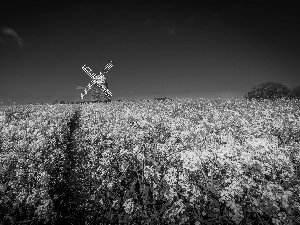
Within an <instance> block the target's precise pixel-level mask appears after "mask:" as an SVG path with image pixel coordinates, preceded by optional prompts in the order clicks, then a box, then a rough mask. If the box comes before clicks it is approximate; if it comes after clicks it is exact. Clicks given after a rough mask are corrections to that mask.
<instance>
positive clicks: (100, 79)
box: [80, 61, 113, 102]
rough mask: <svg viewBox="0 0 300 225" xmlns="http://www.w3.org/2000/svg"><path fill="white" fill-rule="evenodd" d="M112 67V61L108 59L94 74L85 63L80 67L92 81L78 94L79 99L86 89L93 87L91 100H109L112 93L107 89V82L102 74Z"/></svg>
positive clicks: (85, 92)
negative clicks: (97, 73) (98, 71)
mask: <svg viewBox="0 0 300 225" xmlns="http://www.w3.org/2000/svg"><path fill="white" fill-rule="evenodd" d="M112 67H113V61H109V63H107V64H106V66H105V67H104V69H103V70H102V71H101V72H100V73H99V75H96V74H95V73H93V71H92V70H91V69H90V68H89V67H86V66H85V65H84V66H83V67H82V69H83V71H84V72H86V73H87V75H89V76H90V77H91V78H92V81H91V82H90V83H89V84H88V86H87V87H86V88H85V89H84V94H82V93H81V94H80V96H81V99H83V96H84V95H86V94H87V92H88V90H90V89H91V88H92V86H93V85H94V87H93V93H92V100H93V101H100V102H107V101H110V99H111V96H112V93H111V92H110V91H109V90H108V89H107V88H108V86H107V82H106V78H105V77H104V75H105V74H106V73H107V72H108V71H109V70H110V69H111V68H112Z"/></svg>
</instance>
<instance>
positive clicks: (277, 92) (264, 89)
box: [245, 82, 290, 100]
mask: <svg viewBox="0 0 300 225" xmlns="http://www.w3.org/2000/svg"><path fill="white" fill-rule="evenodd" d="M245 98H246V99H247V100H252V99H256V100H262V99H268V100H276V99H280V98H290V91H289V89H288V88H287V87H286V86H285V85H283V84H280V83H278V82H265V83H262V84H260V85H258V86H257V87H254V88H252V89H251V91H250V92H248V93H247V95H245Z"/></svg>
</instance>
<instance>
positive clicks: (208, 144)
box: [0, 99, 300, 224]
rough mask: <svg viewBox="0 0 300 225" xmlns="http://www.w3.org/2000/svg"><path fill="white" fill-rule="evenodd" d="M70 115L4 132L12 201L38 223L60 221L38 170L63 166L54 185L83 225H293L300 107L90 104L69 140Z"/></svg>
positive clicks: (63, 109)
mask: <svg viewBox="0 0 300 225" xmlns="http://www.w3.org/2000/svg"><path fill="white" fill-rule="evenodd" d="M74 107H75V108H76V107H77V106H73V107H71V106H55V107H53V108H51V107H49V108H44V109H42V108H41V109H34V110H32V111H33V112H32V113H31V115H32V116H30V117H28V118H27V119H21V120H19V121H17V123H15V122H13V120H12V121H11V122H9V123H2V124H3V128H2V130H1V136H0V137H1V148H3V149H4V151H2V152H1V160H2V161H1V162H3V163H4V164H3V165H5V171H6V170H7V168H8V166H9V165H11V166H14V165H15V167H13V168H14V169H11V171H15V173H10V176H11V177H8V176H6V180H7V182H8V184H9V185H10V184H12V185H10V187H13V189H11V190H12V191H11V192H10V193H12V194H14V195H15V196H17V197H15V198H17V199H18V201H25V200H26V204H27V205H30V204H31V205H34V204H37V205H38V209H37V211H36V214H37V215H47V216H48V217H46V216H44V217H43V218H48V219H49V220H50V219H51V218H54V219H55V218H57V217H58V214H57V213H56V211H55V210H54V208H55V207H54V202H55V197H53V196H50V195H49V191H48V190H49V189H51V188H52V186H51V185H50V184H49V179H50V180H51V176H52V175H51V174H52V173H51V171H52V170H51V169H45V167H46V168H47V166H48V167H49V166H50V167H51V166H52V167H53V166H54V165H57V166H58V165H60V168H65V167H66V166H65V165H69V166H70V167H71V168H72V170H68V171H71V172H70V174H71V175H70V178H68V177H66V176H56V178H57V179H62V180H65V181H66V182H68V186H69V187H70V192H71V193H73V195H74V196H76V198H78V199H79V200H78V202H80V206H76V207H75V206H74V207H75V208H76V210H77V211H78V212H79V211H80V212H81V211H83V212H84V221H85V223H87V224H95V223H122V222H128V223H138V224H140V223H146V221H147V222H153V223H159V224H163V223H166V224H168V223H176V224H177V223H178V224H185V223H192V222H193V223H195V224H200V223H201V224H202V223H208V222H209V221H219V223H220V224H221V222H227V223H228V222H231V223H232V224H242V223H244V224H246V223H250V222H253V221H254V223H256V224H257V221H258V222H260V223H261V224H263V221H264V220H268V219H270V218H271V219H270V220H272V221H273V223H274V224H276V223H279V224H280V223H281V224H287V223H288V222H291V221H294V223H297V221H298V222H299V219H300V218H299V216H298V217H297V215H298V214H297V213H298V212H299V210H300V206H299V203H298V202H299V201H300V200H299V194H300V183H299V177H298V176H299V165H300V153H299V147H300V146H299V142H297V141H296V139H295V136H296V134H297V132H298V131H299V129H300V120H299V118H300V117H299V116H300V115H299V114H300V113H299V112H300V110H299V108H300V105H299V102H296V101H282V102H268V101H264V102H255V101H252V102H247V101H233V102H224V101H210V100H201V99H200V100H189V99H187V100H176V101H172V102H164V103H161V102H151V101H150V102H138V103H132V102H121V103H110V104H94V105H86V106H81V107H80V109H79V112H80V113H79V115H78V117H76V119H74V120H73V119H72V121H73V122H72V123H74V124H75V123H76V124H77V125H76V128H74V129H73V130H72V129H71V128H70V130H69V131H67V130H66V124H69V125H68V126H69V127H71V125H72V123H71V125H70V121H71V119H70V118H73V115H74V111H75V109H74ZM76 110H77V111H78V108H77V109H76ZM33 115H34V116H33ZM49 121H50V122H49ZM53 121H55V122H53ZM16 124H18V126H20V128H19V129H17V127H16ZM71 130H72V131H71ZM287 131H288V132H287ZM26 132H27V133H26ZM66 133H68V134H69V136H68V139H67V141H66ZM283 135H287V136H288V137H289V138H288V139H286V137H284V136H283ZM283 139H284V141H282V140H283ZM57 142H59V143H61V145H59V146H57ZM64 144H65V145H67V146H68V147H67V149H70V151H71V152H72V155H69V154H66V151H65V150H64V149H65V148H64V147H63V146H62V145H64ZM54 146H56V147H58V148H54ZM12 149H13V150H12ZM28 149H29V150H28ZM297 149H298V151H297ZM73 158H74V160H75V159H76V160H75V162H74V163H73V164H72V163H69V164H68V162H69V161H72V160H73ZM297 166H298V167H297ZM66 168H67V167H66ZM60 171H62V170H60ZM33 174H36V175H34V176H33ZM25 176H26V179H28V180H30V179H31V180H33V181H32V182H31V183H30V182H27V183H28V185H27V183H26V182H25V183H24V184H26V185H27V186H26V185H24V184H23V183H22V182H21V181H20V179H21V177H25ZM29 178H30V179H29ZM22 179H23V180H24V179H25V178H22ZM26 179H25V180H26ZM23 180H22V181H23ZM7 182H6V183H5V182H2V186H0V191H1V190H6V189H7V185H8V184H7ZM41 187H43V188H42V189H41ZM31 190H33V191H31ZM2 192H3V191H2ZM7 196H11V195H9V193H8V192H5V194H4V195H3V198H2V199H3V201H4V199H5V198H7ZM40 200H41V201H40ZM12 201H14V200H12ZM40 202H41V203H40ZM24 204H25V203H24ZM26 204H25V205H26ZM78 204H79V203H78ZM47 207H48V208H47ZM51 207H52V208H51ZM72 207H73V206H72ZM55 213H56V214H55ZM50 215H52V217H51V216H50ZM108 221H109V222H108Z"/></svg>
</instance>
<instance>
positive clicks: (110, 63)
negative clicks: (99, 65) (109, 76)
mask: <svg viewBox="0 0 300 225" xmlns="http://www.w3.org/2000/svg"><path fill="white" fill-rule="evenodd" d="M112 67H113V61H109V63H107V64H106V66H105V67H104V69H103V70H102V71H101V72H100V74H106V73H107V72H108V71H109V70H110V69H111V68H112Z"/></svg>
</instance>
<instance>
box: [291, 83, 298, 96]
mask: <svg viewBox="0 0 300 225" xmlns="http://www.w3.org/2000/svg"><path fill="white" fill-rule="evenodd" d="M290 98H292V99H300V85H299V86H297V87H294V88H292V89H291V90H290Z"/></svg>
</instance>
